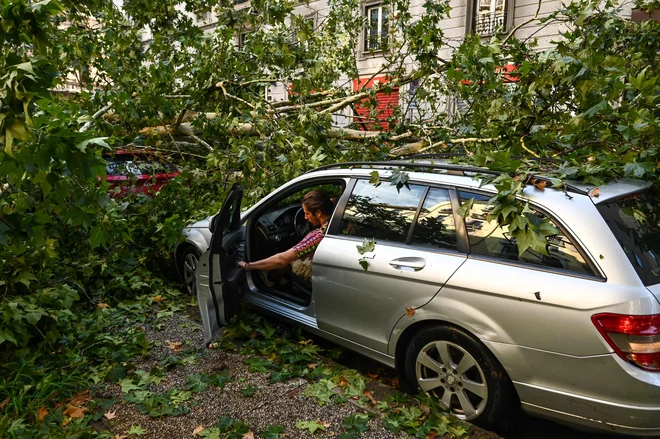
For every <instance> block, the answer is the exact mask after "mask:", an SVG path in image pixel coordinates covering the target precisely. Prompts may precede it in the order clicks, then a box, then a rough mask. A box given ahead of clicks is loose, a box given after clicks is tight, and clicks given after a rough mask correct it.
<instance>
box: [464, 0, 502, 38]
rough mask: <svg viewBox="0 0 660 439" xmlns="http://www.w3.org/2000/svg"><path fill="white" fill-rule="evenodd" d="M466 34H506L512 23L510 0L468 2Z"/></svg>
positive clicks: (473, 0)
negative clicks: (468, 18) (469, 9)
mask: <svg viewBox="0 0 660 439" xmlns="http://www.w3.org/2000/svg"><path fill="white" fill-rule="evenodd" d="M468 7H469V8H471V9H472V10H471V11H468V17H472V19H471V20H468V32H474V33H476V34H478V35H484V36H485V35H492V34H494V33H495V32H498V31H499V32H506V31H507V30H509V28H510V27H511V23H512V22H513V4H512V0H471V1H469V2H468Z"/></svg>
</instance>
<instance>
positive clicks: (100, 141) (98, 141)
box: [76, 137, 110, 152]
mask: <svg viewBox="0 0 660 439" xmlns="http://www.w3.org/2000/svg"><path fill="white" fill-rule="evenodd" d="M107 139H108V137H95V138H93V139H87V140H83V141H82V142H80V143H78V144H77V145H76V148H77V149H79V150H80V151H82V152H85V151H86V150H87V147H88V146H89V145H98V146H102V147H104V148H110V145H108V143H107V142H106V140H107Z"/></svg>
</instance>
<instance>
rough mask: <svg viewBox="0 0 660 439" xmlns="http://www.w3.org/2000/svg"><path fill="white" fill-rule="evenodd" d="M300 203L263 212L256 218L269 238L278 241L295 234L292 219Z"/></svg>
mask: <svg viewBox="0 0 660 439" xmlns="http://www.w3.org/2000/svg"><path fill="white" fill-rule="evenodd" d="M299 209H300V204H299V203H298V204H291V205H288V206H283V207H280V208H276V209H274V210H271V211H269V212H266V213H263V214H262V215H261V216H260V217H259V220H258V223H259V225H260V226H261V227H262V229H263V230H264V232H266V235H267V237H268V239H269V240H271V241H276V242H280V241H282V240H286V238H288V237H290V236H291V235H292V234H293V235H295V230H294V219H295V216H296V213H297V212H298V210H299Z"/></svg>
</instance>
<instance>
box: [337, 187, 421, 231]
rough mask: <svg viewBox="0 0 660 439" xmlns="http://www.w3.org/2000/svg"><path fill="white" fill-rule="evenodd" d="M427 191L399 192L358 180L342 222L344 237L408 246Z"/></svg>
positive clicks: (394, 188)
mask: <svg viewBox="0 0 660 439" xmlns="http://www.w3.org/2000/svg"><path fill="white" fill-rule="evenodd" d="M424 190H425V187H424V186H419V185H415V184H411V185H409V188H408V187H403V188H401V190H400V191H397V189H396V187H395V186H392V185H390V184H387V183H384V184H381V185H380V186H378V187H376V186H374V185H373V184H371V183H369V182H368V181H367V180H358V181H357V183H356V184H355V188H354V189H353V192H352V193H351V196H350V198H349V200H348V204H347V205H346V209H345V210H344V215H343V217H342V220H341V230H342V232H343V234H345V235H350V236H360V237H364V238H369V239H371V238H375V239H376V240H382V241H392V242H401V243H405V242H406V239H407V237H408V231H409V230H410V226H411V224H412V222H413V219H414V218H415V214H416V213H417V209H418V207H419V204H420V202H421V199H422V195H423V194H424Z"/></svg>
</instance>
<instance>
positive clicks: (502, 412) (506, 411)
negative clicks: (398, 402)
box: [403, 325, 520, 429]
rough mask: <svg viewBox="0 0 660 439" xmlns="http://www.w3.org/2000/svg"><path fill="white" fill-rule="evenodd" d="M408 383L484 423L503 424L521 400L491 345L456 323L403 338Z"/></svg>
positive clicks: (490, 425) (459, 413)
mask: <svg viewBox="0 0 660 439" xmlns="http://www.w3.org/2000/svg"><path fill="white" fill-rule="evenodd" d="M404 343H406V345H405V346H407V347H406V350H405V357H404V358H403V361H404V362H405V363H404V371H405V378H406V383H407V387H408V389H409V390H410V391H412V392H417V391H418V390H419V389H421V390H422V391H423V392H425V393H427V394H429V395H431V396H433V397H435V398H436V399H437V400H438V402H439V403H440V404H441V405H443V406H444V407H445V408H446V409H447V411H449V412H451V413H453V414H454V415H456V416H457V417H458V418H460V419H463V420H466V421H470V422H472V423H474V424H477V425H479V426H481V427H484V428H487V429H489V428H495V427H498V426H500V425H502V424H504V423H505V422H506V421H507V420H508V418H509V417H510V416H511V415H512V414H513V413H514V412H515V410H516V409H517V408H518V407H519V406H520V401H519V399H518V395H517V394H516V390H515V388H514V387H513V383H512V382H511V379H510V378H509V375H508V374H507V373H506V371H505V370H504V368H503V367H502V365H501V364H500V362H499V361H498V360H497V358H495V356H494V355H493V354H492V352H490V351H489V350H488V348H487V347H486V346H485V345H484V344H483V343H482V342H480V341H479V340H478V339H477V338H476V337H474V336H473V335H472V334H470V333H469V332H467V331H465V330H463V329H461V328H457V327H454V326H444V325H431V326H426V327H424V328H422V329H420V330H418V331H417V332H416V333H414V334H413V335H412V336H411V337H410V338H406V339H405V340H404Z"/></svg>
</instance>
